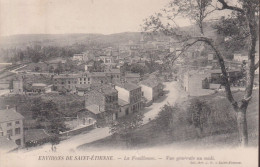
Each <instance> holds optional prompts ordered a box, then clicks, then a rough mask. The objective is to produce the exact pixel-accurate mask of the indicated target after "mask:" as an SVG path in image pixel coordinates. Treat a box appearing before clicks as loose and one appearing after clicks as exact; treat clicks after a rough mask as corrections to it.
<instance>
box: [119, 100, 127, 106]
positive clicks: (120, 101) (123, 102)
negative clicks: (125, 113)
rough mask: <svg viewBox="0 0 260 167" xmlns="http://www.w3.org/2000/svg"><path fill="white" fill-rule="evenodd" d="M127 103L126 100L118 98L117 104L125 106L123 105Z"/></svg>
mask: <svg viewBox="0 0 260 167" xmlns="http://www.w3.org/2000/svg"><path fill="white" fill-rule="evenodd" d="M128 104H129V103H128V102H126V101H124V100H122V99H118V105H119V106H125V105H128Z"/></svg>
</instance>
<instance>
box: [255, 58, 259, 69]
mask: <svg viewBox="0 0 260 167" xmlns="http://www.w3.org/2000/svg"><path fill="white" fill-rule="evenodd" d="M258 67H259V60H258V62H257V63H256V64H255V70H257V69H258Z"/></svg>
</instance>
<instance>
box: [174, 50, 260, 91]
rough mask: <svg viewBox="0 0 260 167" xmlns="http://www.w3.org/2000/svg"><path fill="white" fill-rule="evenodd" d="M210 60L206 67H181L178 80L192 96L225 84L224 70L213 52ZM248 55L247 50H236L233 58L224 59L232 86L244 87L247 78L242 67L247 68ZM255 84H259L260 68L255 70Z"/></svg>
mask: <svg viewBox="0 0 260 167" xmlns="http://www.w3.org/2000/svg"><path fill="white" fill-rule="evenodd" d="M258 55H259V51H258V49H257V51H256V62H257V61H258V60H259V56H258ZM207 59H208V62H207V66H206V67H199V68H198V67H194V66H189V67H185V68H180V71H179V74H178V76H177V80H178V81H179V83H180V85H181V87H182V88H183V89H184V91H186V92H187V94H188V95H190V96H201V95H207V94H211V93H213V92H215V90H218V89H221V86H223V85H224V81H223V77H222V71H221V69H220V66H219V63H218V60H217V58H216V57H215V56H214V54H213V53H208V58H207ZM247 61H248V56H247V53H246V52H239V53H238V52H235V53H234V54H233V59H232V60H227V59H224V63H225V66H226V72H227V75H228V79H229V81H230V83H231V86H235V87H243V86H244V85H245V80H244V79H243V77H244V76H243V71H242V68H243V66H244V68H246V66H247ZM255 77H256V79H255V80H256V81H255V83H254V84H255V85H259V82H258V81H257V80H258V79H259V68H258V69H257V70H256V71H255Z"/></svg>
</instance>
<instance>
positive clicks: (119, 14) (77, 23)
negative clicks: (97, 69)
mask: <svg viewBox="0 0 260 167" xmlns="http://www.w3.org/2000/svg"><path fill="white" fill-rule="evenodd" d="M168 2H169V0H0V19H1V20H0V22H1V24H0V35H1V36H9V35H15V34H65V33H101V34H113V33H120V32H137V31H140V30H141V27H140V25H141V24H142V23H143V19H145V18H147V17H148V16H150V15H152V14H154V13H155V12H157V11H159V10H160V9H161V8H163V7H164V6H165V5H166V4H167V3H168ZM180 23H181V25H186V24H187V25H188V23H187V22H183V21H182V20H180Z"/></svg>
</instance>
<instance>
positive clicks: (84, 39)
mask: <svg viewBox="0 0 260 167" xmlns="http://www.w3.org/2000/svg"><path fill="white" fill-rule="evenodd" d="M140 37H141V33H139V32H125V33H118V34H111V35H103V34H23V35H12V36H5V37H1V47H4V48H10V47H18V48H20V47H24V46H26V45H32V44H40V45H42V46H50V45H52V46H68V45H73V44H75V43H82V44H87V43H88V42H96V43H114V44H115V43H126V42H128V41H129V40H132V41H138V40H140Z"/></svg>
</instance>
